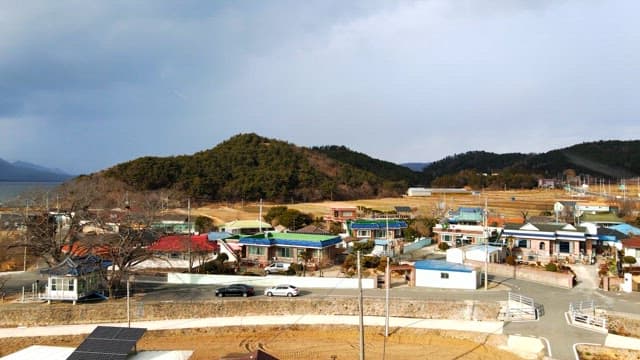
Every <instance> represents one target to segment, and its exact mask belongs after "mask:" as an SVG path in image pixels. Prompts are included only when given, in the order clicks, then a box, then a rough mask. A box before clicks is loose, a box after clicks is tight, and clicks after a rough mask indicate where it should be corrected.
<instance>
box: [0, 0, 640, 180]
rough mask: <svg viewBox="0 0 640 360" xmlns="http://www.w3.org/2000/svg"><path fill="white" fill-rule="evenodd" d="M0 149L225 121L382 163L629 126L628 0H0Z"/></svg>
mask: <svg viewBox="0 0 640 360" xmlns="http://www.w3.org/2000/svg"><path fill="white" fill-rule="evenodd" d="M0 9H1V10H0V158H2V159H5V160H8V161H16V160H21V161H28V162H31V163H35V164H38V165H42V166H47V167H52V168H54V167H55V168H60V169H63V170H65V171H67V172H69V173H72V174H87V173H91V172H95V171H99V170H102V169H105V168H108V167H110V166H113V165H116V164H118V163H121V162H125V161H129V160H133V159H136V158H138V157H141V156H173V155H184V154H193V153H195V152H198V151H202V150H207V149H211V148H213V147H215V146H216V145H218V144H219V143H221V142H223V141H225V140H227V139H229V138H230V137H232V136H234V135H238V134H243V133H256V134H258V135H260V136H264V137H268V138H273V139H278V140H283V141H286V142H289V143H292V144H295V145H299V146H323V145H344V146H346V147H348V148H350V149H351V150H354V151H357V152H361V153H364V154H367V155H369V156H371V157H373V158H376V159H380V160H385V161H390V162H394V163H405V162H428V161H435V160H439V159H442V158H444V157H446V156H450V155H454V154H460V153H464V152H467V151H473V150H483V151H490V152H495V153H509V152H521V153H540V152H546V151H550V150H554V149H559V148H563V147H567V146H571V145H574V144H578V143H582V142H589V141H597V140H636V139H639V138H640V125H639V124H640V122H639V121H638V119H637V117H638V114H640V101H638V94H640V22H639V21H637V14H639V13H640V2H638V1H636V0H628V1H624V0H621V1H617V0H611V1H604V0H601V1H599V0H586V1H585V0H575V1H572V0H566V1H565V0H555V1H546V0H539V1H529V0H522V1H518V0H512V1H507V0H491V1H477V0H459V1H450V0H424V1H387V0H363V1H357V0H350V1H343V0H335V1H334V0H322V1H313V0H305V1H298V0H292V1H269V0H265V1H209V0H206V1H190V0H173V1H167V0H137V1H129V0H123V1H118V0H109V1H107V0H104V1H98V0H95V1H86V0H69V1H67V0H56V1H50V0H31V1H22V0H0Z"/></svg>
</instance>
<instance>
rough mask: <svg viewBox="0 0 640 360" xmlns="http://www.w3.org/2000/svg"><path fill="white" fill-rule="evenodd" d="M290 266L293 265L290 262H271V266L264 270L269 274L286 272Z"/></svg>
mask: <svg viewBox="0 0 640 360" xmlns="http://www.w3.org/2000/svg"><path fill="white" fill-rule="evenodd" d="M290 266H291V264H289V263H283V262H274V263H271V264H269V266H267V267H265V268H264V272H265V273H266V274H267V275H269V274H277V273H281V272H286V271H287V270H289V267H290Z"/></svg>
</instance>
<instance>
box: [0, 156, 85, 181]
mask: <svg viewBox="0 0 640 360" xmlns="http://www.w3.org/2000/svg"><path fill="white" fill-rule="evenodd" d="M72 177H73V175H71V174H68V173H66V172H64V171H63V170H60V169H51V168H47V167H44V166H40V165H35V164H31V163H28V162H24V161H15V162H13V163H10V162H8V161H6V160H3V159H0V181H14V182H61V181H65V180H68V179H70V178H72Z"/></svg>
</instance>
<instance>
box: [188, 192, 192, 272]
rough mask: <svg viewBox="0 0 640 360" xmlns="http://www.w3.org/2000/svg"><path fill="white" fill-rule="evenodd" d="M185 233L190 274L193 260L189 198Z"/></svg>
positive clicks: (189, 200) (189, 199)
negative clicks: (186, 232)
mask: <svg viewBox="0 0 640 360" xmlns="http://www.w3.org/2000/svg"><path fill="white" fill-rule="evenodd" d="M187 231H188V232H189V238H188V240H189V243H188V250H189V273H191V266H192V264H193V260H192V259H191V198H188V199H187Z"/></svg>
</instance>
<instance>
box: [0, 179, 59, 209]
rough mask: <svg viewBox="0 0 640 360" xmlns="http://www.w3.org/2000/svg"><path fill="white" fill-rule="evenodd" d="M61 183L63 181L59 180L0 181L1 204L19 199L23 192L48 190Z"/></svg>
mask: <svg viewBox="0 0 640 360" xmlns="http://www.w3.org/2000/svg"><path fill="white" fill-rule="evenodd" d="M60 184H61V183H59V182H14V181H0V204H2V203H7V202H10V201H19V200H20V198H21V197H22V196H21V195H23V194H26V193H28V192H34V191H44V192H46V191H49V190H52V189H53V188H55V187H56V186H58V185H60ZM54 196H55V195H54Z"/></svg>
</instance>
